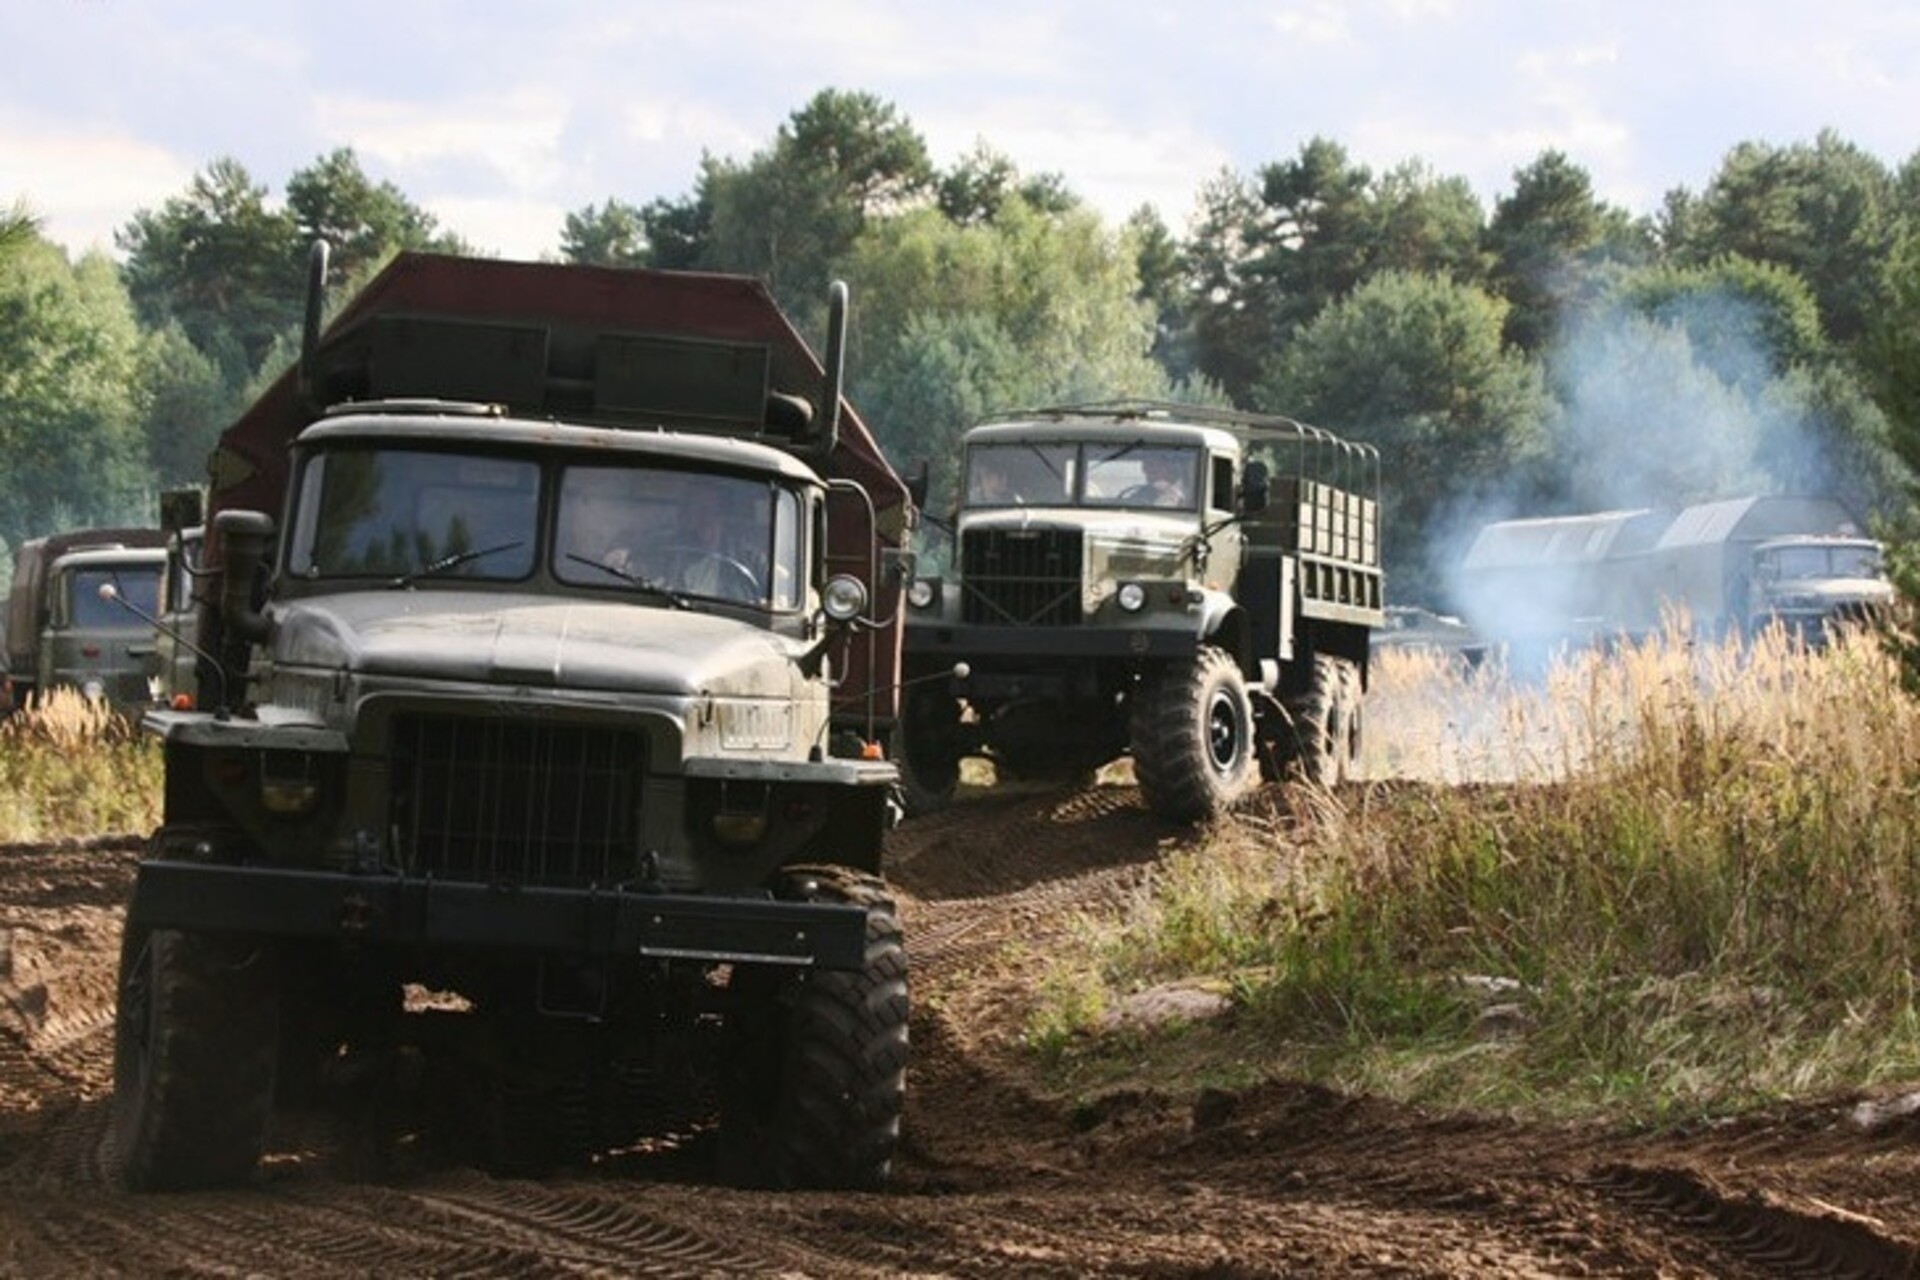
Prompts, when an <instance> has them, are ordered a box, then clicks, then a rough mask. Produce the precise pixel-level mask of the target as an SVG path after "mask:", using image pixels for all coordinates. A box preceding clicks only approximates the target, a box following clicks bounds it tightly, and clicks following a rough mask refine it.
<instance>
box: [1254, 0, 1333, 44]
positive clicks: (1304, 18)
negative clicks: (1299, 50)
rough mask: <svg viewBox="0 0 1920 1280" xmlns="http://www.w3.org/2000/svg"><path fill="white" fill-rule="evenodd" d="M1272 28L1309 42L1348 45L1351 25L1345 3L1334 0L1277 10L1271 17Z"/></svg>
mask: <svg viewBox="0 0 1920 1280" xmlns="http://www.w3.org/2000/svg"><path fill="white" fill-rule="evenodd" d="M1270 21H1271V22H1272V24H1273V28H1274V30H1276V31H1278V32H1279V33H1280V34H1281V35H1283V36H1285V37H1287V38H1288V39H1291V40H1303V41H1305V42H1307V43H1308V44H1349V43H1351V42H1352V40H1353V26H1352V24H1351V22H1350V21H1349V19H1348V13H1347V10H1346V8H1345V7H1344V6H1342V5H1340V4H1337V3H1334V0H1313V2H1312V3H1308V4H1302V5H1295V6H1293V7H1291V8H1284V9H1281V10H1279V11H1277V12H1276V13H1275V14H1274V15H1273V17H1272V18H1271V19H1270Z"/></svg>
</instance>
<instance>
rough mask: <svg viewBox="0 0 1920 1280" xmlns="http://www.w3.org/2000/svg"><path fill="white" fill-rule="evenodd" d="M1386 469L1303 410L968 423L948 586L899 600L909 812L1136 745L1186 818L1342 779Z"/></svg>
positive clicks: (1373, 623) (942, 582) (1122, 409)
mask: <svg viewBox="0 0 1920 1280" xmlns="http://www.w3.org/2000/svg"><path fill="white" fill-rule="evenodd" d="M1378 490H1379V459H1378V456H1377V454H1376V453H1375V451H1374V450H1372V449H1371V448H1368V447H1366V446H1363V445H1357V444H1353V443H1350V442H1347V441H1344V440H1341V439H1339V438H1338V437H1336V436H1334V435H1332V434H1331V433H1329V432H1326V431H1322V430H1319V429H1318V428H1315V427H1310V426H1307V425H1304V424H1302V423H1298V422H1294V421H1292V420H1291V419H1287V418H1282V417H1273V416H1263V415H1256V414H1249V413H1238V412H1231V411H1222V410H1215V409H1202V408H1197V407H1194V406H1188V405H1171V404H1159V403H1152V402H1141V401H1120V402H1111V403H1101V404H1088V405H1071V406H1064V407H1058V408H1049V409H1042V410H1037V411H1033V412H1029V413H1023V414H1019V415H1015V416H1014V417H1011V418H1009V419H1008V420H1005V421H999V422H993V423H987V424H984V425H981V426H978V427H975V428H973V429H972V430H971V431H969V432H968V434H967V436H966V442H965V458H964V465H963V468H962V480H961V495H960V499H959V506H958V511H957V515H956V518H955V522H954V536H955V541H956V546H955V550H954V554H953V558H952V561H951V572H950V573H949V574H948V575H945V576H942V577H939V578H933V577H923V578H920V579H918V580H916V581H915V583H914V585H913V589H912V591H911V593H910V601H911V607H910V610H909V615H908V623H907V647H906V651H907V677H908V678H907V681H906V684H905V693H906V705H905V708H904V711H903V716H902V720H901V730H900V735H899V740H900V757H901V764H902V771H903V773H904V775H905V777H906V780H907V785H908V791H909V797H910V801H911V803H912V804H913V805H914V806H915V807H926V806H929V805H932V804H937V803H938V802H939V801H941V800H942V799H944V798H945V797H946V796H947V795H948V794H949V793H950V792H951V791H952V789H953V787H954V784H955V781H956V779H957V776H958V769H959V763H960V761H961V759H962V758H963V757H965V756H968V755H975V754H985V755H988V756H990V757H992V758H993V760H994V761H995V762H996V764H997V766H998V767H999V768H1000V769H1001V770H1002V771H1003V772H1006V773H1009V774H1012V775H1014V776H1016V777H1041V776H1060V775H1077V774H1083V773H1085V772H1086V771H1088V770H1091V769H1093V768H1095V767H1097V766H1098V765H1100V764H1102V763H1104V762H1106V761H1108V760H1111V759H1113V758H1114V757H1115V756H1117V755H1119V754H1120V753H1122V752H1123V751H1128V750H1130V751H1131V752H1132V755H1133V764H1134V772H1135V775H1136V776H1137V778H1138V779H1139V783H1140V786H1141V788H1142V790H1143V791H1144V793H1145V796H1146V799H1147V801H1148V803H1149V804H1150V805H1152V807H1153V808H1154V809H1155V810H1156V811H1158V812H1159V813H1161V814H1163V815H1165V816H1167V817H1169V818H1173V819H1176V820H1193V819H1199V818H1203V817H1206V816H1208V815H1210V814H1213V813H1215V812H1218V811H1219V810H1221V809H1222V808H1223V807H1225V806H1227V805H1230V804H1232V803H1233V802H1234V801H1235V800H1237V799H1239V798H1240V797H1241V796H1242V795H1243V794H1244V793H1245V792H1246V791H1247V790H1248V789H1249V788H1251V787H1252V786H1253V785H1254V784H1255V782H1256V781H1257V780H1258V778H1259V776H1260V775H1261V774H1263V773H1264V774H1265V775H1266V776H1268V777H1274V778H1277V777H1280V776H1282V775H1283V774H1284V773H1285V772H1286V771H1287V770H1288V769H1289V768H1294V769H1297V770H1298V771H1300V772H1302V773H1304V774H1305V775H1306V776H1307V777H1310V778H1312V779H1315V780H1317V781H1321V782H1332V781H1336V780H1338V779H1339V778H1341V777H1342V776H1344V775H1345V773H1346V771H1347V770H1348V768H1349V767H1350V765H1351V763H1352V761H1353V759H1354V757H1355V754H1356V753H1357V751H1358V747H1359V735H1360V699H1361V694H1362V691H1363V690H1364V687H1365V684H1366V678H1367V654H1368V637H1369V634H1370V631H1371V629H1372V628H1374V627H1377V626H1379V625H1380V624H1381V621H1382V613H1381V570H1380V549H1379V537H1378V529H1379V502H1378Z"/></svg>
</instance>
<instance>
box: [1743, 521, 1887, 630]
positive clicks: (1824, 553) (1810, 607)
mask: <svg viewBox="0 0 1920 1280" xmlns="http://www.w3.org/2000/svg"><path fill="white" fill-rule="evenodd" d="M1751 581H1752V598H1751V600H1750V601H1749V621H1748V628H1749V630H1758V629H1759V628H1762V627H1765V626H1767V625H1769V624H1772V623H1778V624H1780V625H1781V626H1784V627H1786V628H1787V630H1788V631H1790V632H1792V633H1793V634H1795V635H1797V636H1799V637H1801V638H1802V639H1804V640H1806V641H1809V642H1814V643H1817V642H1819V641H1821V640H1823V639H1824V638H1825V636H1826V634H1827V632H1828V630H1829V629H1830V628H1832V627H1833V626H1835V625H1837V624H1842V623H1848V622H1854V623H1857V622H1861V621H1865V620H1867V619H1868V618H1870V617H1871V616H1872V615H1874V614H1875V613H1877V612H1879V611H1881V610H1883V609H1885V608H1886V607H1887V606H1889V605H1890V604H1892V603H1893V595H1894V590H1893V583H1892V582H1890V581H1889V580H1888V578H1887V570H1886V564H1885V560H1884V555H1883V553H1882V550H1881V546H1880V544H1879V543H1878V542H1876V541H1874V540H1873V539H1871V538H1864V537H1847V536H1840V535H1833V536H1805V537H1786V538H1769V539H1767V540H1766V541H1764V542H1760V543H1758V544H1756V545H1755V546H1754V548H1753V559H1752V570H1751Z"/></svg>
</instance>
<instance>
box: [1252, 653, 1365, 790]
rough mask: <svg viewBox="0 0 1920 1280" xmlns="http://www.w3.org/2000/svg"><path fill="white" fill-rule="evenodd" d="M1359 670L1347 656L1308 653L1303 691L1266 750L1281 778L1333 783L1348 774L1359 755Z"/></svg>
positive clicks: (1352, 769)
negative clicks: (1309, 669) (1308, 672)
mask: <svg viewBox="0 0 1920 1280" xmlns="http://www.w3.org/2000/svg"><path fill="white" fill-rule="evenodd" d="M1360 703H1361V691H1360V668H1359V667H1358V666H1357V665H1355V664H1354V663H1353V662H1352V661H1351V660H1349V659H1347V658H1336V657H1334V656H1333V655H1331V654H1325V653H1316V654H1314V655H1313V669H1312V673H1311V675H1310V676H1309V679H1308V685H1307V690H1306V692H1305V693H1303V694H1302V695H1301V696H1300V697H1299V698H1297V699H1294V700H1292V701H1291V702H1290V703H1289V704H1288V708H1287V710H1288V719H1290V721H1291V723H1282V724H1280V725H1278V726H1277V727H1276V730H1275V733H1274V736H1273V737H1274V740H1273V742H1272V748H1273V751H1274V753H1275V756H1276V764H1277V765H1278V766H1279V769H1280V772H1281V776H1283V777H1285V776H1292V777H1295V778H1298V779H1300V780H1301V781H1304V782H1310V783H1313V784H1315V785H1317V786H1323V787H1333V786H1338V785H1339V784H1340V783H1342V782H1345V781H1346V780H1347V779H1349V778H1351V777H1352V776H1353V775H1354V766H1355V764H1356V763H1357V762H1358V759H1359V755H1360Z"/></svg>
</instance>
